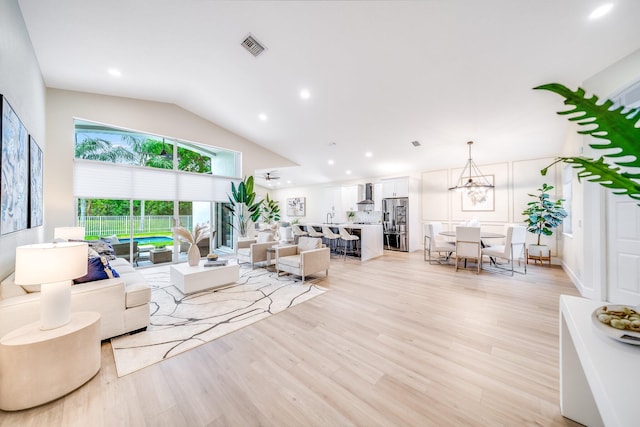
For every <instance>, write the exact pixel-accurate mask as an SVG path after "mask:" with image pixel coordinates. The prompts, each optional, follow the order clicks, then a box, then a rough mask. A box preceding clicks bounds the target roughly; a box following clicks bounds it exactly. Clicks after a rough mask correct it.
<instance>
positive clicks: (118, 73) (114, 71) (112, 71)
mask: <svg viewBox="0 0 640 427" xmlns="http://www.w3.org/2000/svg"><path fill="white" fill-rule="evenodd" d="M107 72H108V73H109V74H110V75H112V76H113V77H122V72H121V71H120V70H118V69H117V68H109V69H108V70H107Z"/></svg>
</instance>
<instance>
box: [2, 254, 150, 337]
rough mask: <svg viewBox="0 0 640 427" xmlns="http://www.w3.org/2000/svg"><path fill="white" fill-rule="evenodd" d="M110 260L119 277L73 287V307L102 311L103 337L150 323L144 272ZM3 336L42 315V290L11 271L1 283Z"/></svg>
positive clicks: (148, 291) (80, 309)
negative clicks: (28, 286) (27, 286)
mask: <svg viewBox="0 0 640 427" xmlns="http://www.w3.org/2000/svg"><path fill="white" fill-rule="evenodd" d="M109 264H110V265H111V266H112V267H113V268H114V269H115V270H116V271H117V272H118V274H119V275H120V277H118V278H113V279H104V280H96V281H93V282H87V283H80V284H77V285H73V286H72V287H71V311H97V312H98V313H100V315H101V318H100V338H101V339H102V340H105V339H108V338H111V337H115V336H118V335H122V334H125V333H127V332H132V331H136V330H139V329H144V328H146V327H147V326H148V325H149V316H150V311H149V302H150V301H151V288H150V287H149V284H148V283H147V281H146V280H145V278H144V276H143V275H142V274H140V273H139V272H137V271H135V269H134V268H133V267H132V266H131V264H130V263H129V262H128V261H127V260H125V259H123V258H116V259H114V260H111V261H109ZM0 291H1V292H0V296H1V299H0V336H4V335H5V334H6V333H8V332H10V331H12V330H14V329H16V328H19V327H21V326H24V325H26V324H29V323H32V322H36V321H38V320H39V319H40V292H31V293H28V292H27V291H25V290H24V289H23V288H22V286H20V285H16V284H15V282H14V274H11V275H10V276H8V277H7V278H6V279H4V280H3V281H2V283H1V284H0Z"/></svg>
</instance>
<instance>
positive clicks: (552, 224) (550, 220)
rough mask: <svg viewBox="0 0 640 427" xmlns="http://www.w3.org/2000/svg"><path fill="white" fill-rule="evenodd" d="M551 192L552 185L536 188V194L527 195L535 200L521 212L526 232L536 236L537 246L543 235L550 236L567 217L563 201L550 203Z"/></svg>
mask: <svg viewBox="0 0 640 427" xmlns="http://www.w3.org/2000/svg"><path fill="white" fill-rule="evenodd" d="M551 190H553V186H552V185H547V184H542V187H540V188H538V194H529V196H531V197H533V198H535V199H536V200H534V201H532V202H529V203H527V206H528V208H527V209H525V210H524V212H522V215H526V218H525V220H524V222H525V223H526V224H527V231H529V232H530V233H533V234H537V235H538V245H539V244H540V238H541V237H542V235H543V234H544V235H545V236H551V235H552V234H553V230H554V229H555V228H557V227H559V226H560V224H562V220H563V219H564V218H566V217H567V211H565V210H564V208H563V207H562V202H564V200H563V199H559V200H556V201H555V202H552V201H551V199H550V197H549V191H551Z"/></svg>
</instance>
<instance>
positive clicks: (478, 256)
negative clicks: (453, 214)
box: [456, 226, 482, 273]
mask: <svg viewBox="0 0 640 427" xmlns="http://www.w3.org/2000/svg"><path fill="white" fill-rule="evenodd" d="M481 249H482V243H481V242H480V227H462V226H458V227H456V271H458V265H459V263H460V260H461V259H464V263H465V266H466V265H467V260H468V259H474V260H476V261H477V264H478V267H477V268H478V271H477V273H480V268H481V266H482V252H481Z"/></svg>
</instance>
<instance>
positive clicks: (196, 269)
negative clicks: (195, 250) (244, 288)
mask: <svg viewBox="0 0 640 427" xmlns="http://www.w3.org/2000/svg"><path fill="white" fill-rule="evenodd" d="M205 262H207V261H206V260H202V261H200V263H199V264H198V265H196V266H193V267H192V266H190V265H189V264H188V263H183V264H175V265H172V266H171V273H170V279H171V284H172V285H174V286H175V287H176V288H178V289H179V290H180V292H182V293H183V294H190V293H192V292H198V291H203V290H205V289H213V288H219V287H222V286H226V285H229V284H232V283H235V282H237V281H238V280H240V266H239V265H238V263H237V262H236V261H235V260H229V264H227V265H223V266H220V267H204V263H205Z"/></svg>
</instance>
